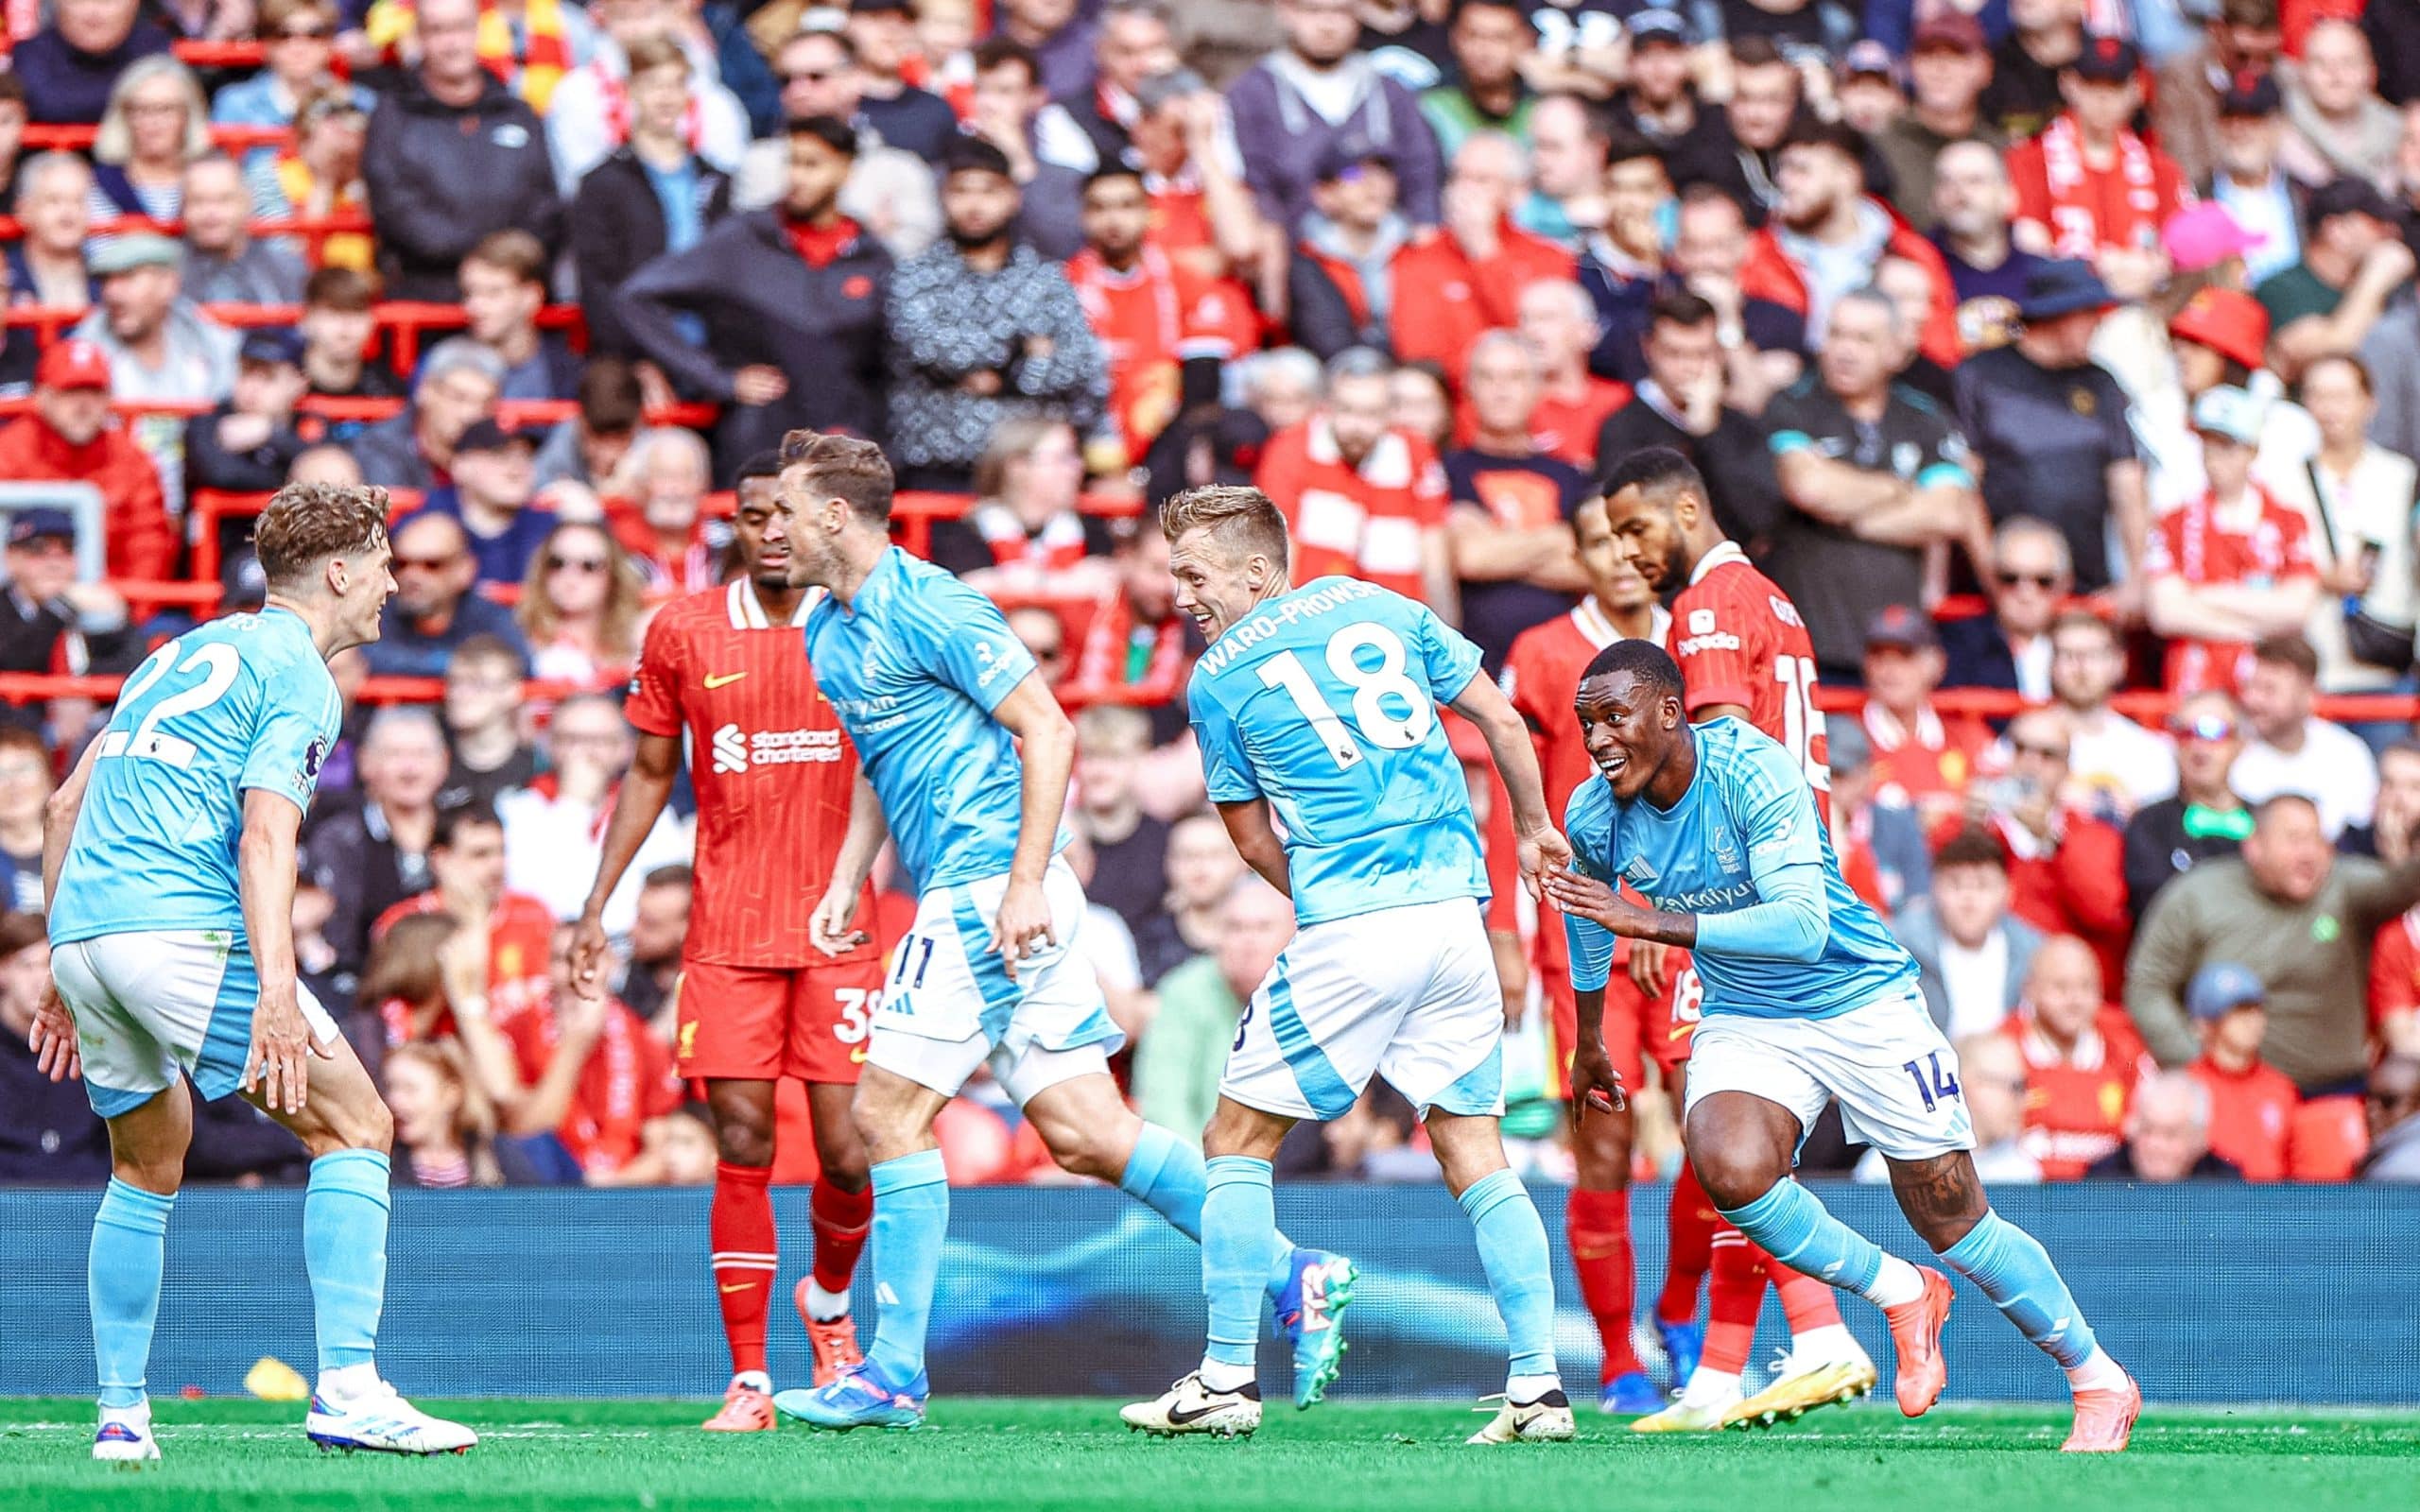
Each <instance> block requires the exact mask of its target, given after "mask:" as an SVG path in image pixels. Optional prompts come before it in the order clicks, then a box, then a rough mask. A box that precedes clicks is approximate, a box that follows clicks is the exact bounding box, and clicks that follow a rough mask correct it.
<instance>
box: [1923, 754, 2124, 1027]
mask: <svg viewBox="0 0 2420 1512" xmlns="http://www.w3.org/2000/svg"><path fill="white" fill-rule="evenodd" d="M2068 738H2069V737H2068V731H2067V720H2066V713H2063V712H2062V711H2060V710H2057V709H2028V710H2026V711H2024V712H2023V713H2019V714H2018V715H2017V716H2016V717H2015V718H2014V719H2012V720H2010V721H2009V725H2008V733H2007V734H2006V735H2005V736H2004V737H2002V739H2001V741H2000V743H1999V745H1998V746H1997V747H1995V748H1994V749H1993V750H1991V751H1989V752H1987V753H1986V754H1985V756H1984V761H1985V763H1986V765H1990V766H1992V767H1994V768H1996V770H1995V771H1994V772H1993V774H1992V775H1991V776H1989V777H1986V778H1983V779H1980V780H1979V781H1977V782H1974V783H1973V784H1971V785H1970V786H1969V787H1968V788H1967V790H1966V814H1965V820H1966V822H1967V823H1969V824H1973V825H1977V826H1979V827H1980V828H1983V829H1985V830H1988V831H1989V832H1990V833H1992V834H1993V835H1995V836H1997V838H1998V840H1999V841H2000V843H2001V845H2002V846H2004V847H2005V848H2006V849H2007V851H2008V857H2009V864H2008V876H2009V910H2010V912H2012V913H2014V914H2015V915H2016V916H2017V917H2018V918H2019V919H2024V920H2025V921H2026V922H2028V923H2030V924H2031V925H2032V926H2033V927H2034V928H2036V929H2039V930H2041V931H2043V932H2044V933H2045V934H2051V935H2073V936H2076V937H2078V938H2079V939H2082V940H2083V941H2084V942H2085V943H2086V944H2088V945H2090V946H2091V947H2092V949H2093V953H2094V954H2096V955H2098V956H2099V957H2100V969H2101V972H2102V975H2103V977H2104V979H2105V980H2108V981H2113V982H2114V981H2116V980H2118V977H2119V976H2120V975H2121V974H2123V972H2124V971H2125V970H2126V942H2127V939H2128V937H2129V936H2131V935H2132V934H2133V933H2134V924H2135V921H2134V916H2133V915H2132V914H2130V913H2128V912H2127V911H2126V880H2125V876H2124V873H2123V867H2124V862H2125V852H2126V841H2125V836H2124V835H2123V834H2121V833H2119V832H2118V828H2117V826H2115V825H2113V824H2111V823H2109V822H2108V821H2107V820H2105V819H2102V818H2100V817H2098V816H2095V815H2094V814H2093V813H2092V812H2091V811H2090V810H2088V809H2085V808H2082V807H2080V806H2078V805H2076V804H2075V803H2073V802H2071V801H2070V800H2069V798H2068V782H2069V779H2070V778H2071V777H2072V776H2073V775H2074V768H2073V767H2072V765H2070V763H2069V758H2068V751H2069V745H2068Z"/></svg>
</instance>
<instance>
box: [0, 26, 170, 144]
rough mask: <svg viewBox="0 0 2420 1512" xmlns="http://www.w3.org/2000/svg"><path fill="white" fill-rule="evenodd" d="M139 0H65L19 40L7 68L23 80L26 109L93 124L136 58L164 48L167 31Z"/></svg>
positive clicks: (40, 117)
mask: <svg viewBox="0 0 2420 1512" xmlns="http://www.w3.org/2000/svg"><path fill="white" fill-rule="evenodd" d="M142 10H143V8H142V6H141V4H140V3H139V0H69V3H67V4H62V5H60V6H57V7H54V8H53V9H52V10H51V19H50V25H48V26H44V27H43V28H42V30H40V31H37V32H35V33H34V34H33V35H32V36H30V37H27V38H26V39H25V40H24V41H22V42H20V43H17V45H16V48H15V51H14V52H13V53H12V54H11V55H10V58H9V69H10V71H11V72H13V73H14V74H15V75H16V76H17V77H19V78H22V79H24V80H25V82H26V114H27V115H28V116H30V117H31V118H32V119H33V120H34V121H36V122H39V123H40V124H42V125H44V126H91V125H95V124H97V123H98V122H99V121H100V118H101V112H103V111H104V110H106V109H107V108H108V105H109V98H110V89H111V86H112V85H113V84H114V83H115V82H116V81H117V77H118V76H119V75H120V74H121V73H123V72H125V70H126V67H127V65H128V64H130V63H131V62H133V61H135V60H137V59H142V58H150V57H155V56H158V55H161V54H164V53H166V52H167V50H168V48H169V45H170V40H169V37H168V34H167V32H166V31H165V30H164V29H162V28H161V26H159V25H158V24H157V23H156V22H154V21H152V20H150V19H148V18H147V17H146V16H144V15H143V14H142Z"/></svg>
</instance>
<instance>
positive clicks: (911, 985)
mask: <svg viewBox="0 0 2420 1512" xmlns="http://www.w3.org/2000/svg"><path fill="white" fill-rule="evenodd" d="M1008 890H1009V879H1008V877H1007V875H1006V874H1005V873H1004V874H1002V875H1000V876H997V877H986V878H984V879H983V880H981V881H980V882H970V883H967V884H964V885H960V886H956V887H936V888H934V889H933V890H932V891H930V892H928V893H926V894H925V896H924V897H923V898H921V899H919V900H918V901H917V903H916V923H915V927H914V928H912V929H910V930H909V931H908V934H907V935H906V936H902V937H901V939H900V941H899V946H898V949H897V951H896V952H895V953H894V954H892V956H891V959H890V975H889V976H888V977H887V978H885V980H884V982H883V988H882V1006H881V1007H880V1008H878V1009H876V1010H875V1012H874V1016H873V1038H872V1040H870V1041H869V1043H868V1045H867V1048H866V1063H867V1064H868V1065H872V1066H880V1067H881V1068H882V1069H883V1070H885V1071H887V1072H890V1073H891V1074H893V1075H896V1076H904V1077H906V1078H907V1079H908V1080H909V1081H912V1082H914V1083H916V1084H917V1085H918V1086H920V1087H928V1088H930V1089H932V1090H933V1091H937V1092H940V1093H942V1094H943V1095H944V1096H952V1097H954V1096H956V1095H957V1094H958V1090H959V1088H961V1087H963V1086H965V1085H966V1079H967V1078H968V1077H969V1076H972V1075H974V1074H975V1068H976V1067H977V1066H981V1065H984V1064H986V1063H987V1062H988V1063H989V1064H990V1066H991V1068H992V1075H993V1078H994V1080H996V1081H998V1082H999V1084H1000V1086H1001V1088H1002V1090H1004V1091H1007V1092H1008V1094H1009V1095H1010V1096H1011V1098H1013V1099H1015V1100H1016V1103H1017V1105H1018V1106H1019V1107H1023V1106H1024V1105H1025V1104H1026V1102H1027V1101H1028V1100H1029V1099H1030V1098H1032V1097H1033V1096H1035V1095H1036V1094H1037V1093H1040V1092H1042V1091H1046V1090H1047V1089H1049V1088H1052V1087H1055V1086H1057V1085H1058V1084H1059V1083H1061V1082H1063V1081H1067V1080H1070V1079H1072V1078H1074V1077H1077V1076H1081V1075H1084V1074H1087V1073H1090V1072H1096V1071H1098V1072H1102V1073H1106V1072H1107V1071H1108V1070H1109V1057H1110V1055H1111V1053H1112V1052H1114V1051H1115V1050H1116V1049H1117V1047H1118V1046H1120V1045H1122V1044H1124V1043H1125V1042H1126V1036H1125V1034H1124V1033H1123V1032H1121V1031H1120V1030H1119V1029H1118V1027H1117V1025H1116V1024H1115V1023H1113V1022H1110V1017H1109V1005H1108V1004H1107V1002H1106V1001H1105V1000H1103V998H1102V997H1101V991H1100V982H1099V980H1098V978H1097V977H1095V976H1094V975H1093V968H1092V962H1091V961H1090V960H1089V959H1087V958H1086V957H1085V955H1084V954H1083V953H1082V952H1081V951H1080V950H1078V949H1076V931H1077V929H1078V928H1079V927H1080V925H1081V924H1082V923H1083V919H1084V906H1085V904H1084V888H1083V884H1081V883H1080V882H1078V881H1077V880H1076V874H1075V872H1074V871H1073V870H1071V869H1069V868H1068V866H1067V863H1066V862H1065V861H1063V860H1061V859H1057V858H1053V859H1052V861H1051V863H1050V869H1049V870H1048V871H1046V872H1045V873H1044V874H1043V878H1042V895H1043V898H1044V901H1045V902H1047V903H1048V904H1049V905H1050V928H1051V931H1052V933H1053V934H1055V935H1056V936H1058V938H1057V942H1056V943H1055V944H1052V945H1050V946H1048V947H1046V948H1045V949H1044V950H1043V952H1042V953H1041V954H1037V955H1028V956H1025V957H1023V958H1022V959H1020V960H1019V961H1018V962H1017V974H1016V977H1015V979H1014V980H1011V979H1010V976H1009V972H1008V968H1007V967H1006V966H1005V965H1003V964H1002V962H1001V959H1000V957H999V956H998V955H996V954H993V953H991V952H989V951H987V950H985V949H984V944H985V942H986V941H987V940H988V939H989V938H990V937H991V933H992V919H993V917H994V915H995V914H997V913H998V912H999V911H1000V898H1001V895H1002V894H1004V893H1006V892H1007V891H1008Z"/></svg>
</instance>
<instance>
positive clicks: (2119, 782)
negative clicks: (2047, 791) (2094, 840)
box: [2067, 710, 2176, 824]
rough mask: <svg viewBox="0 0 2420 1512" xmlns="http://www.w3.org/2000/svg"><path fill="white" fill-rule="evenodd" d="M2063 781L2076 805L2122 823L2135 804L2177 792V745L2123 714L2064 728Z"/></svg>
mask: <svg viewBox="0 0 2420 1512" xmlns="http://www.w3.org/2000/svg"><path fill="white" fill-rule="evenodd" d="M2067 782H2068V786H2069V789H2070V792H2071V796H2072V797H2073V799H2074V800H2075V801H2076V803H2077V804H2078V805H2080V806H2081V807H2083V808H2085V809H2088V810H2090V811H2091V812H2093V813H2095V814H2098V815H2100V816H2101V817H2103V818H2106V819H2109V820H2111V822H2113V823H2119V824H2122V823H2124V822H2125V820H2126V819H2128V818H2130V817H2132V816H2133V815H2134V813H2135V810H2136V809H2139V808H2142V807H2144V806H2145V805H2147V804H2152V803H2156V802H2158V801H2159V800H2160V799H2164V798H2169V797H2170V796H2172V795H2173V794H2174V793H2175V792H2176V747H2173V746H2171V745H2170V744H2169V741H2168V739H2167V737H2165V736H2162V735H2156V734H2153V733H2152V731H2150V730H2145V729H2144V728H2143V727H2142V726H2140V725H2138V724H2136V723H2135V722H2134V721H2133V720H2131V719H2129V718H2127V717H2126V716H2125V715H2124V714H2121V713H2116V712H2114V711H2110V710H2104V711H2102V713H2101V714H2100V720H2099V722H2098V723H2096V724H2094V725H2092V726H2091V727H2090V728H2086V727H2084V726H2083V725H2082V724H2074V725H2071V726H2070V727H2069V729H2068V731H2067Z"/></svg>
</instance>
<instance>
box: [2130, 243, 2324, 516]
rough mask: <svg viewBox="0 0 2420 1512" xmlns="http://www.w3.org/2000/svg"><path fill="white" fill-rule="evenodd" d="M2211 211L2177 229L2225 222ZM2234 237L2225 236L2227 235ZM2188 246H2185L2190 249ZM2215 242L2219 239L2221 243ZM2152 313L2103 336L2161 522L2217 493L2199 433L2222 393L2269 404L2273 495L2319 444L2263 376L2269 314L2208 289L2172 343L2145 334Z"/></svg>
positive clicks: (2174, 328) (2267, 477) (2262, 457)
mask: <svg viewBox="0 0 2420 1512" xmlns="http://www.w3.org/2000/svg"><path fill="white" fill-rule="evenodd" d="M2224 214H2225V212H2224V211H2221V210H2219V209H2218V208H2217V207H2215V206H2212V205H2207V204H2204V205H2198V206H2195V207H2194V208H2193V209H2192V210H2189V211H2184V212H2180V213H2179V214H2178V215H2176V216H2175V217H2174V218H2173V219H2172V220H2171V221H2170V222H2169V225H2170V227H2171V229H2177V230H2180V231H2181V230H2182V229H2183V228H2182V226H2181V225H2180V223H2182V222H2185V221H2187V220H2190V219H2193V218H2196V217H2200V216H2204V215H2224ZM2227 233H2228V232H2227V231H2226V228H2223V227H2222V228H2221V234H2227ZM2186 239H2187V238H2185V237H2184V236H2182V235H2180V236H2179V237H2178V238H2177V239H2176V240H2177V243H2178V245H2180V246H2181V245H2183V243H2184V242H2185V241H2186ZM2212 239H2213V240H2214V241H2215V240H2217V238H2215V237H2214V238H2212ZM2149 314H2150V310H2149V307H2147V306H2146V307H2139V308H2136V309H2131V310H2128V311H2126V312H2125V313H2124V314H2123V315H2122V316H2121V317H2119V318H2117V319H2113V320H2112V321H2111V322H2110V323H2109V325H2108V326H2106V327H2104V328H2103V329H2102V330H2101V331H2100V333H2099V334H2098V335H2096V336H2095V337H2094V346H2093V352H2094V356H2095V357H2096V358H2097V359H2098V360H2099V361H2100V364H2101V365H2102V366H2103V367H2105V368H2108V369H2110V370H2111V371H2112V372H2113V373H2116V374H2118V377H2119V379H2120V382H2121V383H2128V384H2130V385H2131V387H2132V391H2133V393H2134V394H2135V434H2136V439H2137V441H2138V442H2139V443H2140V445H2141V447H2142V451H2143V467H2144V473H2145V485H2146V487H2147V489H2148V490H2149V493H2150V498H2151V501H2152V515H2153V516H2154V517H2155V518H2156V517H2158V516H2161V515H2165V514H2167V513H2168V512H2169V511H2170V510H2174V509H2181V508H2183V507H2185V506H2186V505H2187V504H2189V503H2191V502H2192V501H2193V500H2195V499H2197V498H2200V497H2201V496H2202V494H2203V493H2204V491H2206V490H2207V489H2208V488H2209V474H2208V473H2207V472H2204V470H2203V467H2202V441H2201V438H2200V437H2199V436H2198V435H2197V434H2196V433H2195V431H2194V429H2193V405H2194V403H2195V402H2196V401H2197V400H2199V399H2200V398H2201V397H2202V395H2204V393H2207V392H2208V391H2209V390H2211V389H2213V388H2216V387H2221V386H2231V387H2237V388H2241V389H2244V390H2246V391H2247V392H2249V393H2252V394H2253V395H2255V396H2256V397H2257V398H2259V399H2260V400H2262V401H2263V403H2262V404H2261V405H2260V406H2259V415H2260V445H2259V448H2258V456H2257V459H2256V462H2255V464H2254V468H2253V475H2254V476H2255V477H2257V478H2259V479H2260V480H2261V481H2263V482H2264V483H2267V484H2269V485H2270V486H2271V487H2272V488H2274V487H2275V485H2276V483H2277V481H2278V480H2279V479H2281V478H2283V477H2285V476H2287V475H2288V474H2289V473H2290V472H2292V470H2293V469H2294V468H2296V467H2298V466H2299V465H2300V463H2301V460H2302V458H2304V457H2306V456H2308V455H2309V454H2310V452H2311V449H2312V448H2313V447H2315V446H2317V445H2318V443H2319V438H2318V432H2317V430H2316V429H2315V428H2314V427H2313V426H2312V424H2311V421H2310V417H2309V416H2308V415H2307V414H2305V413H2304V412H2303V410H2302V408H2301V406H2299V405H2297V404H2292V403H2290V402H2289V401H2287V400H2286V399H2284V398H2282V397H2279V396H2278V395H2277V389H2278V385H2277V382H2276V380H2275V378H2274V377H2273V375H2271V374H2270V373H2268V372H2267V371H2265V370H2264V369H2263V364H2264V363H2265V362H2266V360H2267V352H2268V341H2269V312H2268V311H2266V310H2264V309H2262V308H2261V307H2260V301H2257V300H2256V299H2254V298H2253V297H2252V296H2251V295H2249V294H2246V293H2244V292H2243V291H2242V290H2241V289H2239V288H2235V287H2230V286H2228V285H2226V284H2224V283H2205V284H2204V285H2203V286H2202V287H2201V288H2198V289H2196V290H2194V291H2193V297H2192V298H2191V299H2189V300H2187V301H2185V303H2184V304H2183V305H2182V306H2181V307H2180V308H2179V309H2178V310H2177V311H2176V313H2175V314H2173V315H2171V316H2169V319H2168V329H2167V332H2166V335H2167V338H2168V339H2167V340H2166V342H2165V343H2162V342H2161V341H2159V339H2158V337H2157V335H2154V334H2152V333H2151V332H2148V331H2146V330H2145V329H2144V325H2145V324H2146V323H2147V320H2148V317H2149Z"/></svg>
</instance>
